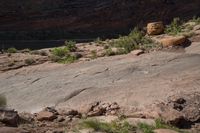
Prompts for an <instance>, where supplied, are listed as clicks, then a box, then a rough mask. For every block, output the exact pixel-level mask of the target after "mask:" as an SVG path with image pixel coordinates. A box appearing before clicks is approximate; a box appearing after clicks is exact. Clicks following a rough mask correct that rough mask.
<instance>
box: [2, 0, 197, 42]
mask: <svg viewBox="0 0 200 133" xmlns="http://www.w3.org/2000/svg"><path fill="white" fill-rule="evenodd" d="M186 5H187V6H186ZM199 6H200V1H199V0H193V1H192V2H191V1H190V0H99V1H97V0H84V1H83V0H73V1H72V0H43V1H41V0H29V1H20V2H18V0H1V2H0V17H1V19H0V31H1V32H0V36H1V39H9V36H7V35H8V34H9V35H10V38H11V39H24V38H25V39H49V38H51V39H60V38H70V37H72V36H76V37H77V38H91V37H96V36H99V35H101V36H110V35H112V36H113V35H116V34H117V33H125V32H128V31H129V30H130V29H131V28H133V27H134V26H136V25H138V24H139V25H143V24H146V23H147V22H153V21H163V22H169V21H171V20H172V18H174V17H176V16H180V18H181V19H187V18H191V17H193V16H194V15H199V14H200V10H199ZM16 35H17V36H16ZM117 36H118V35H117Z"/></svg>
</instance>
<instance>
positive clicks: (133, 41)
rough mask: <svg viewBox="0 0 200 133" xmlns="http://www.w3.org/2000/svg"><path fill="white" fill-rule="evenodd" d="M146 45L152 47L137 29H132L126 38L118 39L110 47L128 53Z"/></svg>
mask: <svg viewBox="0 0 200 133" xmlns="http://www.w3.org/2000/svg"><path fill="white" fill-rule="evenodd" d="M146 44H149V45H153V41H152V40H151V39H150V38H148V37H146V36H144V34H143V33H142V32H141V31H140V30H139V29H138V28H134V30H133V31H131V33H130V34H129V35H128V36H122V37H119V38H118V39H117V40H115V41H113V42H112V43H111V44H110V45H112V46H114V47H118V48H122V49H124V52H123V53H130V52H131V51H132V50H134V49H139V48H141V47H144V46H145V45H146Z"/></svg>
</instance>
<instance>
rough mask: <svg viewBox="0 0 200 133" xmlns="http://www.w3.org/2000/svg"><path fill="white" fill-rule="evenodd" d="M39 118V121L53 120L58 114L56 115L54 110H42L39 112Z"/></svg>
mask: <svg viewBox="0 0 200 133" xmlns="http://www.w3.org/2000/svg"><path fill="white" fill-rule="evenodd" d="M36 118H37V120H38V121H45V120H47V121H52V120H54V119H56V118H57V116H56V115H54V114H53V113H52V112H48V111H41V112H39V113H38V114H37V117H36Z"/></svg>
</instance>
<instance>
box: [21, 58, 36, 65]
mask: <svg viewBox="0 0 200 133" xmlns="http://www.w3.org/2000/svg"><path fill="white" fill-rule="evenodd" d="M24 62H25V63H26V64H27V65H33V64H34V63H35V60H34V59H33V58H28V59H25V60H24Z"/></svg>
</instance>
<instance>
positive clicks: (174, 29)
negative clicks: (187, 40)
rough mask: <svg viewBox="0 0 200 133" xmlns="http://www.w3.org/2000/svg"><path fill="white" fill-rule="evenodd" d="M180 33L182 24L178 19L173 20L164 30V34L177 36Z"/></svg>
mask: <svg viewBox="0 0 200 133" xmlns="http://www.w3.org/2000/svg"><path fill="white" fill-rule="evenodd" d="M181 32H182V22H181V20H180V18H174V19H173V21H172V22H171V24H170V25H167V27H166V28H165V33H167V34H170V35H177V34H179V33H181Z"/></svg>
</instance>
